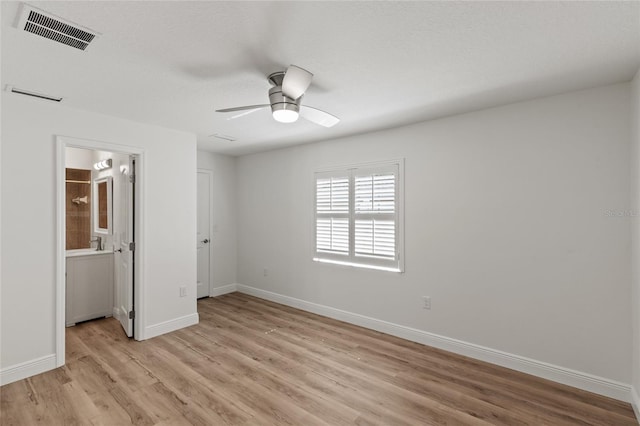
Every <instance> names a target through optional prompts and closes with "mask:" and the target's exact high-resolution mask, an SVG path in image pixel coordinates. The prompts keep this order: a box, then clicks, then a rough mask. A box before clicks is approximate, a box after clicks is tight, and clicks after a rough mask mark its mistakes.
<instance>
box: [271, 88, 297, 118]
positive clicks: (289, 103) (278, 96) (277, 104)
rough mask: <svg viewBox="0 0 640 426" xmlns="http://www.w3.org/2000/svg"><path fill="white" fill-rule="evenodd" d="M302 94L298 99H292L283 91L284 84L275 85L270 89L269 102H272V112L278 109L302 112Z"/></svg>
mask: <svg viewBox="0 0 640 426" xmlns="http://www.w3.org/2000/svg"><path fill="white" fill-rule="evenodd" d="M301 100H302V96H300V97H299V98H298V99H291V98H289V97H287V96H285V95H284V94H283V93H282V86H275V87H272V88H271V89H269V103H271V112H274V111H278V110H288V111H295V112H300V101H301Z"/></svg>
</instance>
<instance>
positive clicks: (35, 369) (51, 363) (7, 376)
mask: <svg viewBox="0 0 640 426" xmlns="http://www.w3.org/2000/svg"><path fill="white" fill-rule="evenodd" d="M55 368H57V365H56V354H51V355H45V356H43V357H40V358H36V359H32V360H31V361H26V362H22V363H20V364H16V365H13V366H11V367H7V368H3V369H2V370H0V386H4V385H8V384H9V383H13V382H17V381H18V380H22V379H26V378H27V377H31V376H35V375H36V374H40V373H44V372H45V371H49V370H53V369H55Z"/></svg>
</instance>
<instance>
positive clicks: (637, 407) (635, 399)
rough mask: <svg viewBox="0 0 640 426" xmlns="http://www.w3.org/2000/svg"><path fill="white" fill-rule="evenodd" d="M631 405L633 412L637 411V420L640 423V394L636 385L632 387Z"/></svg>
mask: <svg viewBox="0 0 640 426" xmlns="http://www.w3.org/2000/svg"><path fill="white" fill-rule="evenodd" d="M631 406H632V407H633V412H634V413H636V420H638V423H639V424H640V396H638V390H637V389H636V388H635V387H633V386H632V387H631Z"/></svg>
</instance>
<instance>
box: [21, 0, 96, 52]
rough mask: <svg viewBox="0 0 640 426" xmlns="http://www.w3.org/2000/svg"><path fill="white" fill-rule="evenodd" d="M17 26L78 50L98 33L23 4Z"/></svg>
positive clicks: (85, 45) (82, 48)
mask: <svg viewBox="0 0 640 426" xmlns="http://www.w3.org/2000/svg"><path fill="white" fill-rule="evenodd" d="M17 26H18V29H20V30H24V31H28V32H30V33H33V34H36V35H39V36H41V37H44V38H48V39H50V40H53V41H57V42H58V43H62V44H66V45H67V46H71V47H75V48H76V49H80V50H85V49H86V48H87V46H89V43H91V42H92V41H93V40H94V39H95V38H96V36H97V35H98V34H97V33H96V32H95V31H91V30H89V29H88V28H82V27H80V26H78V25H75V24H72V23H70V22H65V21H63V20H62V19H60V18H57V17H55V16H53V15H50V14H48V13H46V12H44V11H42V10H38V9H36V8H34V7H32V6H27V5H25V4H23V5H22V10H21V13H20V15H19V16H18V25H17Z"/></svg>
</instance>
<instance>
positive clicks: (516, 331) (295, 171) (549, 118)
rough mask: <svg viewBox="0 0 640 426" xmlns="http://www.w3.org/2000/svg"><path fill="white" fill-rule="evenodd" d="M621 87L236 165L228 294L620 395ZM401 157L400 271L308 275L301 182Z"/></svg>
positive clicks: (624, 97) (307, 192)
mask: <svg viewBox="0 0 640 426" xmlns="http://www.w3.org/2000/svg"><path fill="white" fill-rule="evenodd" d="M629 88H630V87H629V84H626V83H625V84H618V85H613V86H608V87H601V88H596V89H591V90H585V91H580V92H572V93H568V94H564V95H559V96H554V97H549V98H542V99H536V100H532V101H528V102H522V103H517V104H512V105H507V106H503V107H498V108H493V109H488V110H483V111H478V112H474V113H469V114H465V115H460V116H454V117H449V118H444V119H440V120H436V121H430V122H425V123H420V124H415V125H412V126H406V127H402V128H397V129H392V130H387V131H381V132H376V133H371V134H365V135H359V136H353V137H348V138H343V139H338V140H333V141H326V142H321V143H316V144H310V145H303V146H299V147H292V148H288V149H282V150H277V151H271V152H266V153H260V154H255V155H249V156H244V157H240V158H239V159H238V162H237V174H236V176H237V185H238V265H239V268H238V282H239V283H240V284H244V285H248V286H252V287H257V288H259V289H262V290H267V291H271V292H275V293H278V294H281V295H286V296H290V297H294V298H298V299H302V300H304V301H310V302H313V303H317V304H321V305H326V306H330V307H333V308H337V309H341V310H345V311H349V312H353V313H356V314H360V315H365V316H368V317H373V318H376V319H380V320H384V321H388V322H391V323H394V324H399V325H403V326H407V327H412V328H415V329H418V330H423V331H428V332H431V333H436V334H438V335H442V336H447V337H450V338H454V339H459V340H462V341H465V342H470V343H474V344H478V345H483V346H485V347H488V348H492V349H497V350H500V351H504V352H507V353H510V354H515V355H518V356H522V357H528V358H531V359H533V360H537V361H541V362H546V363H550V364H553V365H556V366H560V367H563V368H568V369H574V370H577V371H579V372H583V373H587V374H591V375H595V376H599V377H602V378H605V379H606V380H611V381H618V382H621V383H622V384H629V382H630V377H631V303H630V301H629V296H630V294H631V288H630V232H629V231H630V219H629V217H628V216H624V215H623V217H617V214H618V212H620V211H623V212H624V211H626V210H627V209H628V208H629V190H630V187H629V177H630V170H629V160H628V157H629V154H630V151H629V140H630V133H629V129H630V127H631V126H630V119H629ZM319 131H321V130H319ZM401 157H404V158H405V159H406V163H405V194H406V197H405V219H406V222H405V224H406V226H405V229H406V235H405V247H406V251H405V253H406V257H405V259H406V262H405V266H406V272H405V273H404V274H397V273H388V272H381V271H372V270H363V269H357V268H349V267H340V266H335V265H330V264H320V263H314V262H313V261H312V260H311V258H312V245H313V241H312V237H313V232H312V229H313V207H312V206H313V200H312V196H313V191H312V185H313V172H314V170H315V169H317V168H320V167H325V166H333V165H341V164H353V163H358V162H367V161H376V160H385V159H391V158H401ZM611 215H614V216H616V217H612V216H611ZM264 268H267V269H268V271H269V273H268V276H266V277H265V276H264V275H263V269H264ZM423 295H428V296H431V297H432V309H431V310H430V311H427V310H424V309H422V303H421V296H423ZM623 388H624V387H623Z"/></svg>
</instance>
